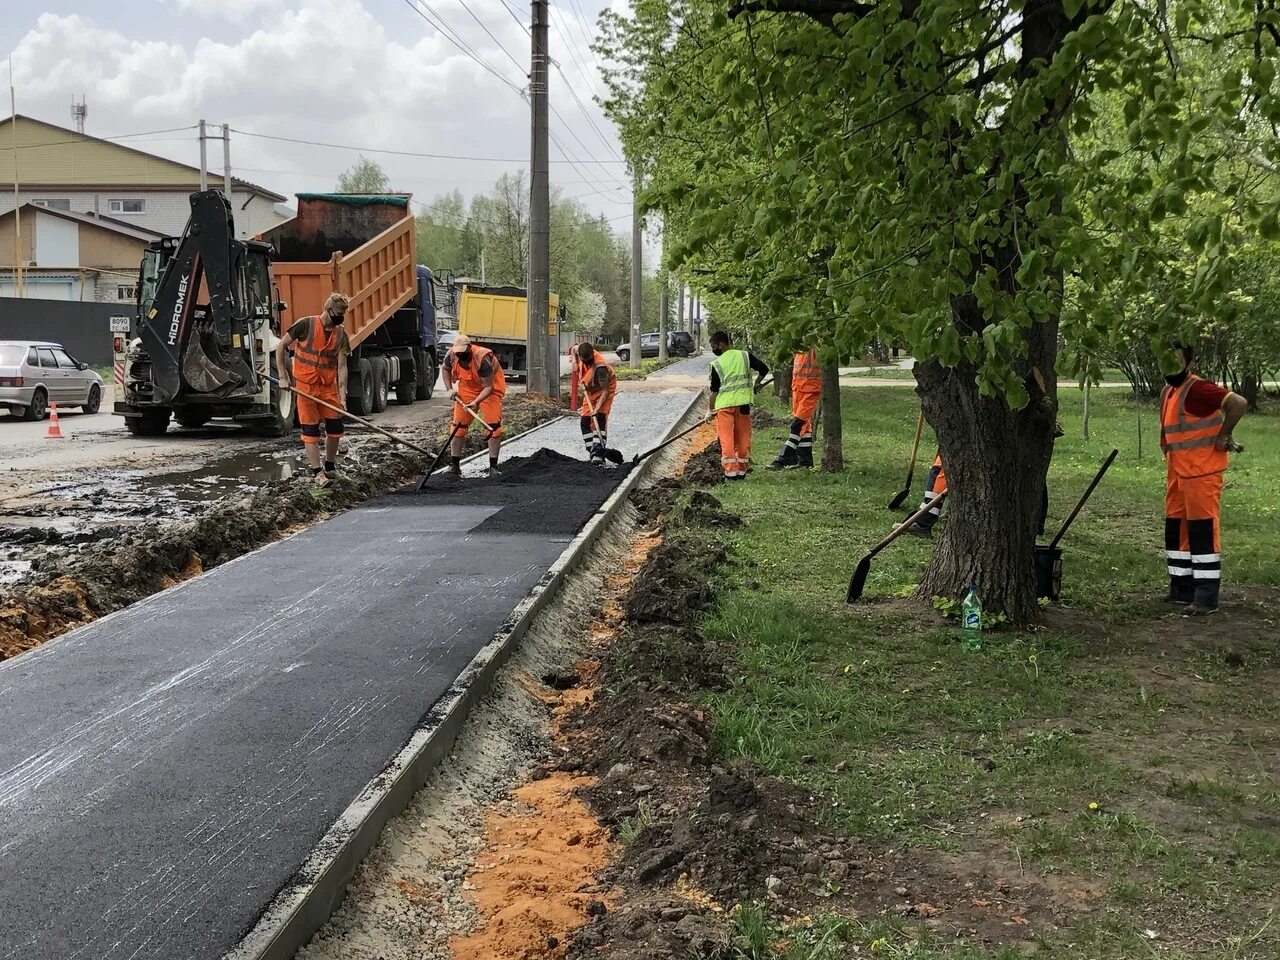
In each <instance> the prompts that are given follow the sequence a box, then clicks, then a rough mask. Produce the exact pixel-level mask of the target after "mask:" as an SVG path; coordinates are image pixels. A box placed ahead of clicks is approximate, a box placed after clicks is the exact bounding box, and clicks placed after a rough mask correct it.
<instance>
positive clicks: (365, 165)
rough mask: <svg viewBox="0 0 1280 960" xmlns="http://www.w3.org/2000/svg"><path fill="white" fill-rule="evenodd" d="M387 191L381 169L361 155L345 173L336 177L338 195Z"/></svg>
mask: <svg viewBox="0 0 1280 960" xmlns="http://www.w3.org/2000/svg"><path fill="white" fill-rule="evenodd" d="M389 189H390V187H389V181H388V180H387V175H386V173H384V172H383V170H382V167H380V166H379V165H378V164H377V162H375V161H373V160H370V159H369V158H368V157H366V156H364V155H363V154H362V155H361V156H360V159H359V160H357V161H356V162H355V163H354V164H352V165H351V167H350V168H349V169H348V170H347V171H346V172H344V173H341V174H339V175H338V186H337V190H338V192H339V193H386V192H387V191H388V190H389Z"/></svg>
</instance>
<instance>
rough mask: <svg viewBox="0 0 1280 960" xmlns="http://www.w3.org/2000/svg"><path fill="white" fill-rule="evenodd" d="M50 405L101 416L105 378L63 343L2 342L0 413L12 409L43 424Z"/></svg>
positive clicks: (18, 414)
mask: <svg viewBox="0 0 1280 960" xmlns="http://www.w3.org/2000/svg"><path fill="white" fill-rule="evenodd" d="M50 403H57V404H58V406H60V407H63V408H64V409H65V408H66V407H80V408H81V409H82V410H83V411H84V412H85V413H97V412H98V408H99V407H100V406H101V405H102V377H100V376H98V373H97V371H96V370H93V369H92V368H91V367H90V366H89V365H88V364H87V363H81V362H80V361H78V360H75V359H73V358H72V356H71V355H70V354H69V353H67V351H66V350H64V349H63V348H62V344H60V343H49V342H46V341H39V340H0V409H3V408H5V407H8V408H9V412H10V413H11V414H13V415H14V416H16V417H17V416H20V417H22V419H24V420H43V419H44V418H45V415H46V414H47V413H48V411H49V404H50Z"/></svg>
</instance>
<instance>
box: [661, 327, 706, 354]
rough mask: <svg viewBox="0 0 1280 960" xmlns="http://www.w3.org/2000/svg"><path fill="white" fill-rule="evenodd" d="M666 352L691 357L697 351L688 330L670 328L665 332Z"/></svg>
mask: <svg viewBox="0 0 1280 960" xmlns="http://www.w3.org/2000/svg"><path fill="white" fill-rule="evenodd" d="M667 352H668V353H670V354H672V355H673V356H677V357H691V356H693V355H694V354H695V353H697V352H698V345H697V344H696V343H695V342H694V340H693V334H692V333H690V332H689V331H688V330H671V331H669V332H668V333H667Z"/></svg>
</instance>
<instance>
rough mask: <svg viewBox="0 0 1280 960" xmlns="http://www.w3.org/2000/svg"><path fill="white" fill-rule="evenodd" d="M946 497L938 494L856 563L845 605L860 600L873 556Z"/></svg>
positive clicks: (939, 504) (943, 494) (944, 494)
mask: <svg viewBox="0 0 1280 960" xmlns="http://www.w3.org/2000/svg"><path fill="white" fill-rule="evenodd" d="M946 497H947V494H946V493H940V494H938V496H936V497H935V498H934V499H932V500H930V501H929V502H928V503H926V504H924V505H923V506H922V507H921V508H920V509H919V510H917V511H916V512H915V513H913V514H912V515H911V516H909V517H907V519H905V520H903V521H902V523H900V524H898V525H897V526H896V527H894V528H893V531H892V532H891V533H890V534H889V535H888V536H887V537H885V538H884V539H883V540H881V541H880V542H879V543H877V544H876V545H875V546H874V547H872V548H871V552H870V553H868V554H867V555H866V556H865V557H863V558H862V559H861V560H859V561H858V566H857V567H855V568H854V571H853V576H852V577H850V578H849V593H848V594H847V595H846V596H845V603H857V602H858V600H859V599H861V597H862V589H863V587H865V586H866V585H867V574H869V573H870V572H871V561H872V560H873V559H874V558H875V555H876V554H877V553H879V552H880V551H881V550H883V549H884V548H885V547H887V546H888V545H889V544H891V543H893V541H895V540H897V539H898V538H899V537H900V536H902V535H903V534H904V533H906V532H907V531H908V530H909V529H911V527H912V525H913V524H915V523H916V522H917V521H918V520H919V519H920V518H921V517H923V516H924V515H925V514H926V513H928V512H929V511H930V510H932V509H933V508H934V507H937V506H941V504H942V501H943V500H945V499H946Z"/></svg>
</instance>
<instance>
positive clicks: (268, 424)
mask: <svg viewBox="0 0 1280 960" xmlns="http://www.w3.org/2000/svg"><path fill="white" fill-rule="evenodd" d="M271 376H272V377H277V374H276V371H275V362H274V361H272V364H271ZM277 378H278V377H277ZM271 410H272V413H273V416H272V417H271V419H270V420H257V421H254V422H253V423H252V425H251V426H250V428H249V429H250V430H252V431H253V432H254V433H255V434H257V435H258V436H260V437H287V436H288V435H289V434H291V433H293V420H294V416H295V411H294V400H293V391H292V390H281V389H280V388H279V387H278V386H276V385H275V384H274V383H273V384H272V385H271Z"/></svg>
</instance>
